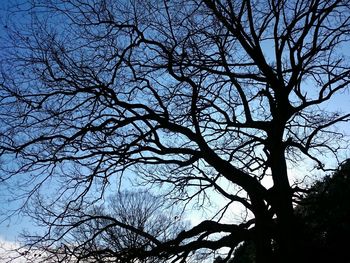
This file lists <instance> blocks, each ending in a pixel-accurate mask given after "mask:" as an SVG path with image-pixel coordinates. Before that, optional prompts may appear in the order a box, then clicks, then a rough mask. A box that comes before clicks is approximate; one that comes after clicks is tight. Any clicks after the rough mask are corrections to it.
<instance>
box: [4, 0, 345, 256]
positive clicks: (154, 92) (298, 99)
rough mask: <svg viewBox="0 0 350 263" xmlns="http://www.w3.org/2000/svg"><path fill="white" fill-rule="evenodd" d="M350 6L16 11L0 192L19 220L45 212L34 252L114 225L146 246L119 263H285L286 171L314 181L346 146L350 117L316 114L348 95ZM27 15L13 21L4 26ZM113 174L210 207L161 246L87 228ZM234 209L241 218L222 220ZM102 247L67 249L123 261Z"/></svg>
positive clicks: (106, 3)
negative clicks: (252, 262) (223, 261)
mask: <svg viewBox="0 0 350 263" xmlns="http://www.w3.org/2000/svg"><path fill="white" fill-rule="evenodd" d="M349 8H350V3H349V1H346V0H330V1H318V0H308V1H297V0H277V1H274V0H273V1H255V0H244V1H229V0H203V1H197V0H193V1H168V0H164V1H157V0H147V1H141V0H140V1H138V0H133V1H112V0H98V1H97V0H89V1H80V0H66V1H59V0H57V1H56V0H50V1H39V0H38V1H36V0H35V1H32V4H30V5H29V4H23V5H20V6H17V8H15V9H13V10H12V12H11V13H10V14H11V16H12V20H11V19H9V20H8V21H6V23H7V24H6V28H7V30H8V39H7V40H6V43H2V44H1V45H3V47H4V48H3V51H1V52H2V55H1V60H2V61H1V63H2V66H1V79H0V80H1V82H0V83H1V90H0V107H1V108H0V123H1V125H0V154H1V158H2V159H1V160H2V162H3V163H2V171H3V172H2V173H1V177H0V180H1V181H2V182H3V183H4V185H5V184H6V183H7V184H8V185H10V186H14V185H15V187H17V189H18V191H19V192H20V194H21V195H23V196H25V197H26V199H25V203H24V205H23V206H24V209H25V210H27V211H30V210H32V209H31V207H36V208H37V207H41V209H43V210H42V213H43V214H37V215H38V216H37V218H36V219H38V220H39V221H42V222H44V223H45V224H47V225H49V226H50V231H49V232H48V234H47V235H45V236H44V237H36V238H34V239H31V241H32V242H31V245H33V246H38V247H40V246H43V247H45V249H46V250H48V251H51V252H53V251H56V252H57V251H58V250H57V249H58V247H59V244H60V242H61V240H62V239H64V238H65V237H66V236H71V235H72V233H73V232H74V231H75V230H77V229H78V230H79V231H82V230H81V229H80V228H79V226H80V225H85V223H84V222H85V220H89V221H91V222H94V223H93V224H96V225H89V227H92V228H94V234H93V235H92V236H91V233H90V232H89V231H90V230H89V229H85V230H84V231H82V232H81V233H85V235H87V236H82V237H80V239H81V240H87V239H89V238H92V239H96V240H101V239H102V238H103V236H104V235H105V234H107V235H108V233H109V232H108V231H109V229H113V228H114V227H115V226H118V227H119V228H125V231H127V232H128V233H134V234H137V235H140V236H142V239H141V240H143V239H147V240H149V242H151V243H152V246H149V247H147V249H141V250H140V249H138V247H136V248H135V247H134V249H135V251H128V253H126V254H127V257H128V258H130V260H131V259H132V258H133V257H134V258H138V259H139V260H141V259H145V258H147V257H159V258H162V259H164V260H166V259H172V260H173V262H185V261H186V260H189V258H191V256H192V255H193V254H196V253H197V252H198V251H202V252H203V251H204V252H203V253H209V252H210V251H216V250H219V249H220V248H224V247H228V248H229V251H230V252H229V253H228V256H227V258H229V257H230V255H231V254H232V252H233V251H234V249H235V248H236V246H237V245H238V244H240V243H241V242H242V241H245V240H253V241H254V242H255V244H256V250H257V255H256V257H257V260H258V261H259V262H273V261H271V260H275V259H276V260H281V259H282V258H284V257H286V258H292V257H289V256H291V254H292V250H293V244H292V243H294V242H295V241H296V236H294V232H295V229H294V228H293V202H294V201H293V198H294V196H295V194H297V193H296V191H298V190H300V188H299V187H295V188H293V187H292V186H291V178H290V174H289V173H288V169H287V167H288V166H289V165H292V164H294V165H295V164H296V165H299V164H300V163H302V161H303V160H310V161H311V162H312V163H313V164H314V165H315V166H316V167H318V168H320V169H323V170H326V169H327V167H326V166H325V160H326V158H334V159H336V160H339V159H341V157H340V154H341V153H342V151H343V150H346V148H347V145H346V143H345V142H346V140H345V139H344V136H345V135H344V134H343V133H341V132H337V130H335V129H334V128H333V126H334V125H335V124H338V123H341V122H348V121H349V120H350V114H349V113H346V112H345V113H344V112H330V111H326V110H325V106H326V105H327V104H326V103H327V102H328V101H331V99H332V98H333V97H334V96H336V95H337V94H342V92H343V91H345V90H346V89H347V88H348V86H349V84H350V67H349V62H348V61H349V60H348V58H347V57H346V52H343V50H344V48H345V47H346V45H348V44H349V33H350V31H349V30H350V17H349V13H350V10H349ZM23 14H29V15H27V16H24V17H22V18H21V19H19V20H20V22H21V23H22V24H23V25H19V24H18V23H14V20H15V19H16V18H17V17H19V16H22V15H23ZM124 177H127V178H132V180H133V181H134V183H138V184H140V185H143V186H145V187H153V189H157V191H160V192H162V193H164V195H165V196H167V197H168V199H169V200H170V199H171V200H172V201H173V202H174V203H176V204H178V205H180V206H186V205H197V206H198V207H202V208H204V207H205V206H207V205H208V202H215V201H213V200H215V198H219V200H220V201H219V203H220V205H219V206H218V207H217V210H216V211H215V212H214V213H213V214H212V215H210V216H209V218H207V220H205V221H203V222H202V223H200V224H198V225H196V226H193V228H191V229H187V230H184V229H182V231H180V230H178V231H177V232H178V233H173V236H172V237H171V238H169V240H168V239H167V240H163V239H161V240H159V239H158V235H159V233H158V234H154V233H152V231H151V232H150V233H149V229H148V230H147V231H146V229H139V228H135V226H134V225H132V224H131V225H130V222H129V221H128V220H127V219H125V218H124V219H123V218H114V217H111V218H110V217H108V216H103V215H102V214H98V213H97V214H96V213H95V214H96V215H95V216H96V217H94V218H91V215H90V214H91V211H94V210H93V209H97V208H96V207H97V206H96V204H99V203H100V202H101V201H103V200H104V197H105V195H106V194H108V193H109V192H110V190H109V187H110V186H111V185H113V184H114V183H115V182H116V181H118V182H119V183H120V185H122V186H124V185H125V184H124V183H122V182H123V178H124ZM267 179H268V180H270V181H271V186H267V185H266V184H264V183H263V181H264V180H267ZM126 185H127V184H126ZM47 187H50V189H51V190H49V191H48V190H47ZM52 192H54V193H55V194H54V195H51V193H52ZM48 196H49V197H48ZM215 196H216V197H215ZM236 206H239V207H244V208H245V209H246V211H247V215H249V216H247V217H246V218H243V219H242V221H240V222H233V221H234V220H233V221H232V222H230V223H227V222H226V221H225V222H224V221H223V220H224V219H225V216H226V215H227V214H229V212H230V211H232V208H234V207H236ZM88 211H90V212H88ZM86 213H88V214H89V215H88V214H86ZM39 215H40V216H39ZM86 216H88V218H86ZM72 217H73V218H75V219H74V220H73V221H74V222H73V221H71V219H72ZM134 217H135V216H134ZM92 219H93V220H92ZM57 222H60V223H59V224H58V225H56V223H57ZM102 222H103V223H102ZM65 224H67V225H66V227H62V226H63V225H65ZM101 224H102V226H103V229H100V226H101ZM96 229H100V231H97V232H95V231H96ZM51 230H52V231H51ZM160 230H161V229H160ZM62 231H63V232H62ZM112 232H113V231H112ZM174 232H176V231H174ZM109 238H110V237H109ZM73 243H74V242H72V244H71V245H72V246H73ZM94 244H95V245H96V243H94ZM107 244H110V243H107ZM273 244H274V245H273ZM275 244H277V246H276V245H275ZM100 245H101V244H99V245H98V246H97V245H96V246H95V247H93V248H92V247H91V248H89V249H88V251H86V250H79V249H78V248H71V247H70V248H69V251H73V252H74V253H73V254H74V256H76V257H77V258H80V257H81V258H89V257H92V258H93V257H94V256H96V255H98V256H99V257H101V258H103V257H104V256H106V257H110V255H112V256H113V257H116V258H119V259H121V257H122V256H121V255H122V254H123V253H124V250H123V249H122V248H118V246H110V247H108V248H107V247H106V248H103V249H101V247H100ZM102 247H104V246H102ZM276 247H277V248H276ZM67 248H68V247H67ZM64 251H65V252H68V249H67V250H64ZM123 262H124V261H123ZM152 262H154V261H152ZM277 262H282V261H277ZM283 262H287V261H283Z"/></svg>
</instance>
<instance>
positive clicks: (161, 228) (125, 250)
mask: <svg viewBox="0 0 350 263" xmlns="http://www.w3.org/2000/svg"><path fill="white" fill-rule="evenodd" d="M109 199H110V200H109V202H108V203H107V204H105V205H101V206H93V207H92V208H89V209H84V208H82V207H79V210H71V211H66V213H65V219H64V220H57V218H56V217H55V216H54V215H52V213H51V211H50V210H48V209H47V206H46V205H44V204H43V201H42V200H41V199H39V200H40V204H37V205H36V206H35V207H34V208H35V211H31V212H29V214H31V215H32V217H33V218H34V219H35V220H36V222H37V223H38V224H41V225H44V226H46V227H47V228H48V231H47V233H46V236H45V237H43V236H42V235H40V234H39V235H34V234H33V233H28V234H27V235H26V236H25V239H26V240H27V242H28V243H27V244H30V247H28V246H27V250H25V247H21V248H19V249H18V252H20V254H22V255H25V256H26V258H27V259H28V257H29V258H33V254H36V255H39V254H40V257H39V256H37V257H34V258H35V260H34V261H35V262H41V261H42V262H125V263H133V262H139V263H147V262H156V263H161V262H165V260H164V259H162V258H159V257H147V258H137V257H138V255H142V253H143V252H146V251H151V250H152V249H153V248H154V247H155V244H154V240H158V242H164V243H165V242H167V241H170V240H172V239H174V238H175V237H176V235H177V234H179V233H180V232H181V231H184V230H185V227H186V225H187V223H186V222H185V221H183V220H181V218H180V216H179V211H177V210H176V209H175V208H174V207H169V206H167V202H164V200H163V198H159V197H157V196H154V195H152V194H151V193H149V192H147V191H139V192H127V191H126V192H119V193H117V194H114V195H113V196H112V197H111V198H109ZM39 200H38V201H39ZM43 240H45V241H46V242H48V241H51V242H52V243H56V242H58V243H57V244H59V245H58V246H57V244H56V245H55V246H47V243H44V244H43ZM32 250H33V251H34V252H33V251H32ZM15 257H17V256H15ZM10 258H11V257H10ZM12 258H13V256H12Z"/></svg>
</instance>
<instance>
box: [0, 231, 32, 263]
mask: <svg viewBox="0 0 350 263" xmlns="http://www.w3.org/2000/svg"><path fill="white" fill-rule="evenodd" d="M35 256H36V254H35ZM0 262H2V263H29V262H38V261H37V260H35V257H34V255H31V253H28V252H26V250H25V249H22V248H20V245H19V244H18V243H16V242H13V241H8V240H5V239H4V238H2V237H1V236H0Z"/></svg>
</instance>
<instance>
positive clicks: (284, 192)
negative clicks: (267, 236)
mask: <svg viewBox="0 0 350 263" xmlns="http://www.w3.org/2000/svg"><path fill="white" fill-rule="evenodd" d="M276 148H277V149H276ZM276 148H275V151H273V155H271V171H272V178H273V182H274V186H273V189H272V196H271V205H272V207H273V210H274V212H275V214H276V232H275V238H276V240H275V242H276V253H275V254H276V262H284V263H289V262H290V263H291V262H293V263H294V262H296V261H295V260H294V258H295V256H296V255H295V254H296V253H297V252H296V251H295V247H296V244H297V240H296V237H297V234H296V230H297V229H296V226H295V218H294V211H293V201H292V191H291V187H290V184H289V180H288V173H287V165H286V159H285V156H284V150H283V149H282V147H276Z"/></svg>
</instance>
